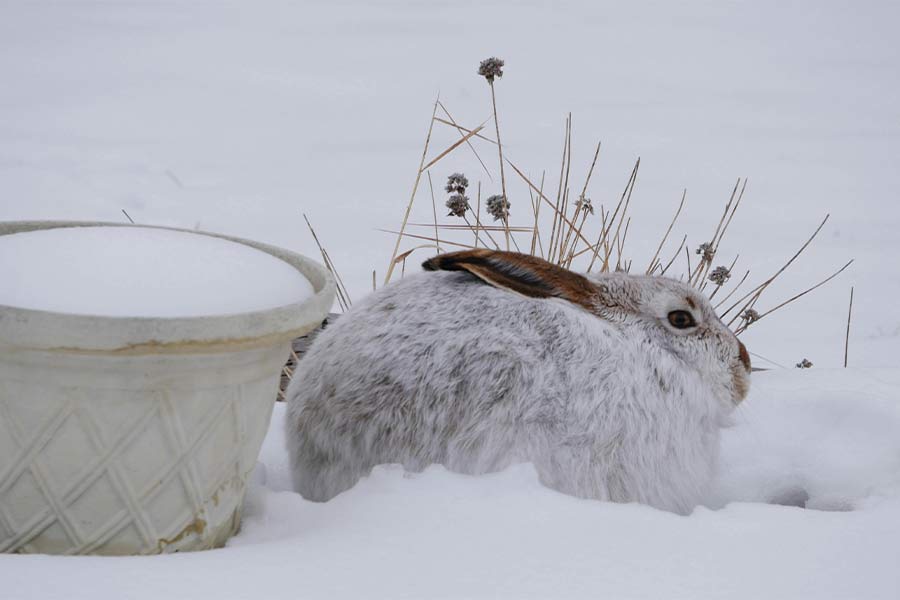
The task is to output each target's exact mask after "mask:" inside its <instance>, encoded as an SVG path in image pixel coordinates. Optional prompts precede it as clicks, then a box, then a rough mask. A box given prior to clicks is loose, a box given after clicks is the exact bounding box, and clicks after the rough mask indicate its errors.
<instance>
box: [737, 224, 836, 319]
mask: <svg viewBox="0 0 900 600" xmlns="http://www.w3.org/2000/svg"><path fill="white" fill-rule="evenodd" d="M830 216H831V215H830V214H827V215H825V218H824V219H822V222H821V223H819V226H818V227H816V230H815V231H814V232H813V234H812V235H811V236H810V237H809V239H807V240H806V242H804V243H803V245H802V246H800V249H799V250H797V252H796V253H794V255H793V256H792V257H791V258H790V259H789V260H788V261H787V262H786V263H785V264H784V265H783V266H782V267H781V268H780V269H778V271H776V272H775V274H774V275H772V276H771V277H769V278H768V279H767V280H765V281H764V282H762V283H761V284H759V285H758V286H756V287H755V288H753V289H752V290H750V291H749V292H747V294H746V295H744V296H743V297H742V298H741V299H740V300H738V301H737V302H736V303H734V304H733V305H732V306H730V307H729V308H728V310H726V311H725V312H724V313H722V317H724V316H725V315H727V314H728V313H730V312H731V311H732V310H734V309H735V308H737V307H738V306H739V305H740V304H741V303H742V302H744V301H745V300H747V298H751V297H752V298H751V300H750V301H749V302H748V303H747V304H745V305H744V306H743V308H741V310H739V311H738V313H737V315H736V316H735V317H734V318H732V319H731V321H729V322H728V325H729V326H731V324H732V323H734V321H735V320H736V319H737V318H738V317H739V316H740V315H741V314H742V313H743V312H744V311H745V310H746V309H748V308H751V307H752V306H753V304H754V303H755V302H756V301H757V300H758V299H759V297H760V296H761V295H762V293H763V292H764V291H765V289H766V288H767V287H769V285H771V284H772V282H773V281H775V279H776V278H777V277H778V276H779V275H781V274H782V273H784V271H785V270H786V269H787V268H788V267H789V266H791V264H792V263H793V262H794V261H795V260H797V257H798V256H800V254H801V253H802V252H803V251H804V250H806V247H807V246H809V245H810V243H812V241H813V240H814V239H816V236H817V235H819V232H820V231H822V228H823V227H824V226H825V223H826V222H828V218H829V217H830Z"/></svg>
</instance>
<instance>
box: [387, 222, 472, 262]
mask: <svg viewBox="0 0 900 600" xmlns="http://www.w3.org/2000/svg"><path fill="white" fill-rule="evenodd" d="M375 231H382V232H384V233H394V234H397V235H399V236H401V237H408V238H412V239H416V240H428V241H429V242H434V241H435V240H434V238H430V237H428V236H427V235H416V234H414V233H407V232H405V231H404V232H400V231H394V230H392V229H376V230H375ZM429 245H431V244H429ZM444 245H446V246H456V247H458V248H474V247H475V246H472V245H471V244H462V243H460V242H451V241H448V240H444ZM420 247H421V246H420ZM401 256H402V255H401ZM397 258H398V257H394V259H395V262H396V259H397Z"/></svg>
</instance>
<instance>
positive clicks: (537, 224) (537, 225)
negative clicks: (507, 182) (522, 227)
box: [528, 171, 547, 256]
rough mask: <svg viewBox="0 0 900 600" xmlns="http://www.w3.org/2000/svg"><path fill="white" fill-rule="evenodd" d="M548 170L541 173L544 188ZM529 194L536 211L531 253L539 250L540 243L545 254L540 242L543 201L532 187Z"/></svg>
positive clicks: (541, 246) (533, 208) (532, 206)
mask: <svg viewBox="0 0 900 600" xmlns="http://www.w3.org/2000/svg"><path fill="white" fill-rule="evenodd" d="M546 174H547V172H546V171H544V172H543V173H541V189H542V190H543V189H544V177H545V176H546ZM528 196H529V197H530V198H531V209H532V210H533V211H534V228H533V229H532V231H531V254H532V255H534V253H535V250H537V248H538V246H539V245H540V248H541V256H543V254H544V248H543V244H540V240H541V229H540V220H539V219H540V214H541V203H540V202H538V201H537V200H535V198H534V191H532V189H531V188H528Z"/></svg>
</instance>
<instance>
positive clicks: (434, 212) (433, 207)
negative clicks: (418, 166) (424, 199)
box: [428, 171, 441, 254]
mask: <svg viewBox="0 0 900 600" xmlns="http://www.w3.org/2000/svg"><path fill="white" fill-rule="evenodd" d="M428 189H429V190H431V213H432V215H433V216H434V243H435V244H436V245H437V248H438V254H440V253H441V237H440V235H438V221H437V203H436V202H435V201H434V184H433V183H432V182H431V171H428Z"/></svg>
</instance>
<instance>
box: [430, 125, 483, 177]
mask: <svg viewBox="0 0 900 600" xmlns="http://www.w3.org/2000/svg"><path fill="white" fill-rule="evenodd" d="M484 125H485V124H484V123H482V124H481V125H479V126H478V127H476V128H475V129H473V130H472V131H471V132H469V133H467V134H466V135H465V136H463V137H462V138H460V139H458V140H457V141H456V142H454V143H452V144H450V147H449V148H447V149H446V150H444V151H443V152H441V153H440V154H438V155H437V156H435V157H434V158H433V159H431V161H430V162H429V163H428V164H427V165H425V166H424V167H422V169H423V170H425V171H427V170H428V169H430V168H431V167H433V166H434V165H435V164H437V162H438V161H439V160H441V159H442V158H444V157H445V156H447V155H448V154H450V153H451V152H453V151H454V150H456V149H457V148H459V147H460V146H462V145H463V144H464V143H465V142H467V141H469V138H471V137H472V136H473V135H475V134H476V133H478V132H479V131H481V130H482V129H484Z"/></svg>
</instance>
